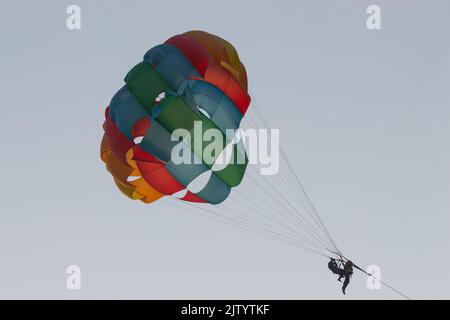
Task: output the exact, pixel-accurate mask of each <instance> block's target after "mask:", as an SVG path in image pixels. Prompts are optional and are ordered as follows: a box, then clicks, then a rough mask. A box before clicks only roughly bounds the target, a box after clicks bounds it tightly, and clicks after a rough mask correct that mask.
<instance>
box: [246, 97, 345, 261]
mask: <svg viewBox="0 0 450 320" xmlns="http://www.w3.org/2000/svg"><path fill="white" fill-rule="evenodd" d="M249 93H250V95H251V97H252V103H253V105H254V108H253V109H254V110H255V111H256V114H257V116H258V118H259V120H260V121H261V122H262V123H263V124H264V125H265V126H266V128H271V126H270V123H269V121H268V120H267V118H265V116H264V114H263V113H262V110H261V108H260V106H259V104H258V102H257V101H256V99H255V98H254V96H253V94H251V92H250V90H249ZM280 156H281V159H282V160H283V161H282V162H281V164H282V165H281V168H280V173H281V172H282V171H283V170H282V168H283V163H285V164H286V168H287V170H288V174H287V175H286V174H285V173H284V174H283V173H282V175H283V176H284V177H285V178H286V179H285V181H290V184H291V185H292V184H293V185H294V186H295V190H297V192H298V194H299V195H300V196H301V198H302V199H303V200H304V201H305V202H306V204H307V205H308V207H309V210H306V211H307V213H308V214H309V215H310V217H311V218H312V219H313V221H315V223H316V224H317V225H318V227H319V229H320V230H321V231H322V232H321V233H322V234H323V235H324V236H325V237H326V238H327V239H328V241H329V242H330V244H331V245H332V247H333V248H334V249H335V251H336V252H334V251H333V253H334V254H336V255H338V256H342V253H341V251H340V250H339V248H338V246H337V244H336V243H335V241H334V240H333V238H332V236H331V234H330V233H329V231H328V229H327V228H326V226H325V224H324V222H323V220H322V219H321V217H320V215H319V214H318V212H317V210H316V208H315V206H314V205H313V203H312V201H311V199H310V198H309V196H308V195H307V193H306V191H305V189H304V187H303V185H302V184H301V182H300V179H299V178H298V176H297V175H296V173H295V171H294V170H293V168H292V165H291V164H290V162H289V159H288V158H287V157H286V154H285V152H284V150H283V148H282V147H281V146H280ZM289 189H290V190H291V191H292V192H293V191H294V189H292V188H289Z"/></svg>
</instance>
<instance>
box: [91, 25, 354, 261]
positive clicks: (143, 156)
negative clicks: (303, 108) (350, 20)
mask: <svg viewBox="0 0 450 320" xmlns="http://www.w3.org/2000/svg"><path fill="white" fill-rule="evenodd" d="M247 81H248V79H247V72H246V69H245V67H244V65H243V63H242V62H241V61H240V59H239V55H238V54H237V51H236V50H235V48H234V47H233V46H232V45H231V44H230V43H229V42H228V41H226V40H225V39H222V38H220V37H218V36H216V35H213V34H210V33H207V32H204V31H189V32H186V33H183V34H180V35H176V36H174V37H171V38H170V39H168V40H166V41H165V42H164V43H162V44H160V45H157V46H155V47H153V48H151V49H150V50H148V51H147V53H145V55H144V57H143V60H142V61H141V62H140V63H138V64H137V65H136V66H134V67H133V68H132V69H131V70H130V71H129V72H128V73H127V74H126V76H125V78H124V82H125V84H124V86H123V87H122V88H121V89H120V90H119V91H118V92H117V93H116V94H115V95H114V97H113V98H112V99H111V102H110V104H109V106H108V107H107V108H106V110H105V122H104V124H103V129H104V135H103V139H102V143H101V149H100V157H101V159H102V161H103V162H104V163H105V165H106V169H107V170H108V171H109V172H110V173H111V175H112V176H113V179H114V183H115V184H116V186H117V187H118V189H119V190H120V191H121V192H122V193H123V194H125V195H126V196H128V197H129V198H131V199H135V200H141V201H142V202H144V203H151V202H154V201H158V200H159V201H163V202H164V203H167V204H168V205H170V206H175V207H179V208H181V209H183V210H187V211H190V212H193V213H195V214H200V215H202V216H205V217H207V218H209V219H213V220H218V221H221V222H223V223H226V224H229V225H232V226H235V227H238V228H241V229H244V230H247V231H250V232H253V233H255V234H258V235H261V236H264V237H267V238H270V239H273V240H276V241H280V242H284V243H288V244H290V245H293V246H295V247H297V248H300V249H303V250H306V251H309V252H311V253H314V254H318V255H320V256H323V257H329V258H336V259H340V260H342V261H344V260H345V257H344V255H343V254H342V252H341V251H340V250H339V248H338V246H337V244H336V242H335V241H334V239H333V237H332V236H331V234H330V232H329V231H328V230H327V228H326V226H325V224H324V222H323V220H322V218H321V217H320V215H319V214H318V212H317V210H316V208H315V207H314V205H313V203H312V201H311V199H310V198H309V196H308V195H307V193H306V191H305V189H304V188H303V185H302V183H301V182H300V179H299V178H298V177H297V175H296V173H295V171H294V169H293V167H292V165H291V163H290V162H289V159H288V157H287V156H286V154H285V152H284V151H283V149H282V148H281V146H280V148H279V149H280V154H279V156H280V159H279V160H280V162H279V171H278V172H277V173H276V174H275V175H267V176H262V175H261V174H260V172H259V170H258V169H259V168H258V167H259V166H261V164H257V165H256V164H253V163H251V161H249V157H248V155H247V150H246V145H245V141H242V140H244V139H237V138H238V136H237V132H238V130H239V129H240V128H249V129H250V128H251V129H271V125H270V123H269V121H268V119H267V118H266V117H265V116H264V114H263V112H262V109H261V108H260V106H259V105H258V103H257V102H256V100H255V99H254V97H253V96H252V95H251V94H250V93H249V90H248V82H247ZM199 123H200V124H201V128H202V130H200V132H204V131H203V130H208V129H215V132H218V135H219V136H220V138H221V140H222V142H225V143H222V144H221V145H220V147H218V148H217V149H214V152H213V153H211V154H210V157H205V154H204V152H202V150H204V149H205V147H206V148H207V147H209V144H210V142H211V141H200V151H199V148H197V145H196V141H195V136H196V135H197V136H198V134H199V129H198V126H197V124H199ZM180 130H181V131H180ZM230 130H231V131H232V132H233V134H232V135H229V131H230ZM193 136H194V138H192V137H193ZM202 138H203V135H202ZM259 139H261V137H259ZM235 140H236V141H235ZM258 142H261V141H258ZM262 143H263V144H264V143H265V144H266V146H267V147H268V148H267V150H271V149H272V148H271V146H272V144H273V143H274V144H275V143H276V144H277V145H276V146H275V145H273V147H277V146H278V143H277V142H272V140H271V139H268V141H267V142H265V141H262ZM180 146H182V148H180V150H182V152H181V153H180V154H182V155H183V158H184V157H185V156H186V157H187V159H189V160H191V161H187V162H181V163H180V162H178V161H175V160H176V159H174V153H173V152H172V151H173V150H178V149H177V148H179V147H180ZM259 146H260V147H261V143H259ZM227 150H229V151H230V153H229V158H228V161H227V163H225V164H224V165H218V164H220V162H219V161H218V160H220V159H221V157H222V155H224V154H227ZM239 159H240V160H241V161H239ZM231 160H237V161H231ZM199 181H200V182H201V181H203V183H200V182H199Z"/></svg>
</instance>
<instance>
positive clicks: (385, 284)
mask: <svg viewBox="0 0 450 320" xmlns="http://www.w3.org/2000/svg"><path fill="white" fill-rule="evenodd" d="M342 258H343V259H345V260H347V261H349V259H347V258H346V257H345V256H342ZM353 266H354V267H355V268H356V269H358V270H359V271H361V272H362V273H364V274H366V275H368V276H369V277H372V278H374V279H375V280H376V281H378V282H379V283H381V284H382V285H384V286H386V287H388V288H389V289H391V290H392V291H393V292H395V293H397V294H399V295H401V296H402V297H403V298H405V299H407V300H412V299H411V298H410V297H408V296H407V295H406V294H404V293H402V292H401V291H399V290H397V289H395V288H394V287H393V286H391V285H390V284H388V283H387V282H385V281H383V280H381V279H379V278H378V277H375V276H374V275H373V274H371V273H368V272H366V271H365V270H364V269H362V268H361V267H359V266H357V265H356V264H354V263H353Z"/></svg>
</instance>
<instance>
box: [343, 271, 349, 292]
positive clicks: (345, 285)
mask: <svg viewBox="0 0 450 320" xmlns="http://www.w3.org/2000/svg"><path fill="white" fill-rule="evenodd" d="M349 282H350V275H348V274H346V275H345V280H344V283H343V284H342V292H343V293H344V294H345V289H346V288H347V286H348V284H349Z"/></svg>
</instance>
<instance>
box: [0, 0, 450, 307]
mask: <svg viewBox="0 0 450 320" xmlns="http://www.w3.org/2000/svg"><path fill="white" fill-rule="evenodd" d="M72 3H74V4H78V5H80V7H81V10H82V29H81V30H79V31H70V30H68V29H67V28H66V24H65V21H66V17H67V15H66V13H65V11H66V8H67V6H68V5H69V4H72ZM373 3H375V4H378V5H379V6H380V7H381V10H382V30H380V31H368V30H367V28H366V24H365V19H366V14H365V10H366V8H367V6H368V5H369V4H373ZM449 16H450V3H449V2H448V1H445V0H441V1H438V0H436V1H433V4H432V5H431V4H429V3H428V2H426V1H348V0H345V1H344V0H342V1H317V0H315V1H258V2H256V1H234V0H230V1H228V2H226V3H225V2H223V1H222V2H221V1H210V0H209V1H195V0H192V1H173V0H169V1H154V2H153V1H39V2H28V1H27V2H25V1H5V0H0V41H1V51H2V54H1V59H0V70H1V72H0V87H1V88H2V90H1V92H2V93H1V108H0V115H1V119H2V121H1V122H2V123H1V126H0V145H1V146H2V150H3V151H2V157H1V159H0V164H1V167H2V169H3V172H2V173H3V175H2V179H1V180H0V194H1V195H2V196H1V197H2V201H1V202H0V219H1V221H0V298H69V299H78V298H150V299H152V298H160V299H161V298H162V299H165V298H187V299H196V298H203V299H205V298H224V299H226V298H234V299H239V298H255V299H257V298H262V299H310V298H324V299H335V298H336V299H341V298H342V297H343V296H342V294H341V292H340V288H339V284H338V283H337V282H336V281H335V278H334V276H332V275H331V274H329V271H328V270H327V269H326V260H324V259H323V258H321V257H317V256H314V255H311V254H308V253H306V252H303V251H300V250H298V249H296V248H293V247H290V246H289V245H286V244H283V243H278V242H274V241H271V240H269V239H265V238H262V237H259V236H256V235H253V234H251V233H246V232H244V231H241V230H238V229H235V228H231V227H228V226H226V225H223V224H220V223H217V222H214V221H209V220H207V219H204V218H202V217H199V216H196V215H192V214H189V213H187V212H182V211H180V210H179V209H177V208H172V207H170V206H168V205H166V204H165V203H164V202H162V203H155V204H150V205H144V204H142V203H141V202H138V201H131V200H129V199H127V198H125V197H124V196H122V195H121V194H120V193H119V191H118V190H117V189H116V187H115V186H114V184H113V182H112V179H111V176H110V175H109V174H108V173H107V172H106V170H105V168H104V164H103V163H102V162H101V161H100V159H99V145H100V140H101V136H102V133H103V130H102V127H101V125H102V122H103V119H104V108H105V107H106V105H107V104H108V103H109V101H110V99H111V97H112V96H113V94H114V93H115V92H116V91H117V90H118V89H119V88H120V87H121V86H122V85H123V77H124V75H125V74H126V72H127V71H128V70H129V69H130V68H131V67H132V66H134V65H135V64H136V63H138V62H139V61H141V59H142V56H143V55H144V53H145V52H146V51H147V50H148V49H149V48H151V47H153V46H155V45H157V44H159V43H162V42H163V41H165V40H166V39H167V38H169V37H171V36H173V35H175V34H179V33H183V32H185V31H189V30H192V29H201V30H205V31H209V32H211V33H214V34H217V35H220V36H222V37H224V38H225V39H227V40H229V41H230V42H231V43H233V45H234V46H235V47H236V48H237V50H238V52H239V55H240V57H241V59H242V61H243V62H244V64H245V65H246V68H247V72H248V75H249V83H250V87H251V89H252V92H253V94H254V96H255V97H256V98H257V100H258V102H259V104H260V105H261V107H262V108H263V109H264V112H265V114H266V116H267V117H268V118H270V119H271V121H272V124H273V126H274V127H277V128H280V129H281V143H282V145H283V147H284V149H285V150H286V152H287V154H288V156H289V158H290V159H291V160H292V162H293V164H294V167H295V171H296V172H297V173H298V175H299V176H300V177H301V179H302V182H303V183H304V185H305V187H306V189H307V191H308V193H309V195H310V196H311V198H312V199H313V201H314V203H315V205H316V207H317V209H318V210H319V212H320V213H321V216H322V218H323V219H324V220H325V222H326V224H327V226H328V228H329V229H330V231H331V232H332V234H333V235H334V238H335V239H336V241H337V242H338V244H339V245H340V247H341V248H342V249H343V250H344V251H345V252H346V253H347V255H348V256H350V257H355V258H354V259H356V260H357V261H359V262H360V263H361V264H362V265H370V264H377V265H379V266H381V268H382V276H383V279H384V280H386V281H388V282H390V283H391V284H392V285H394V286H395V287H398V288H399V289H401V290H402V291H404V292H405V293H407V294H408V295H410V296H411V297H412V298H425V299H430V298H440V299H442V298H447V299H448V298H450V275H449V273H448V270H450V257H449V250H448V245H449V242H450V241H449V240H450V233H449V225H450V215H449V211H450V200H449V199H450V198H449V191H450V167H449V163H450V149H449V148H448V146H449V140H450V139H449V137H450V104H449V103H450V91H449V90H448V88H449V84H450V42H449V39H448V34H449V32H450V20H449V18H448V17H449ZM70 264H77V265H79V266H80V267H81V268H82V286H83V287H82V290H81V291H70V290H68V289H67V288H66V287H65V280H66V276H67V275H66V273H65V269H66V267H67V266H68V265H70ZM347 297H348V298H354V299H381V298H387V299H392V298H398V296H396V295H395V294H393V293H392V292H391V291H389V290H388V289H382V290H368V289H367V288H366V278H365V277H364V276H363V275H361V274H360V273H358V274H355V276H354V278H353V280H352V283H351V284H350V287H349V289H348V296H347Z"/></svg>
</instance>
